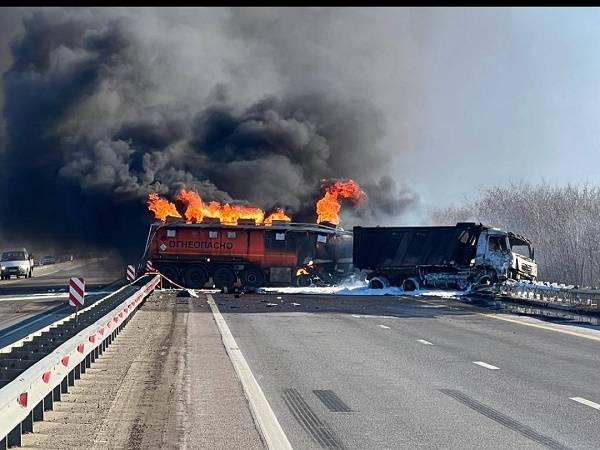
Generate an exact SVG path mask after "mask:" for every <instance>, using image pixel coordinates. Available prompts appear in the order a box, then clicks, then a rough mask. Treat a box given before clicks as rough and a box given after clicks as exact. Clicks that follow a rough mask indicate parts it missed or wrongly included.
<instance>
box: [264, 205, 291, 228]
mask: <svg viewBox="0 0 600 450" xmlns="http://www.w3.org/2000/svg"><path fill="white" fill-rule="evenodd" d="M274 220H285V221H287V222H289V221H290V220H292V219H290V217H289V216H288V215H287V214H286V213H285V211H284V210H283V209H281V208H277V209H276V210H275V211H273V212H272V213H271V214H269V216H268V217H267V218H266V219H265V220H264V223H265V224H267V225H270V224H272V223H273V221H274Z"/></svg>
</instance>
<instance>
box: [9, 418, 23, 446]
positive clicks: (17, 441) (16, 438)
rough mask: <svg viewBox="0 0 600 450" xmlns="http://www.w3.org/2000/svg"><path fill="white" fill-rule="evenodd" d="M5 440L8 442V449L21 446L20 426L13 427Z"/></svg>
mask: <svg viewBox="0 0 600 450" xmlns="http://www.w3.org/2000/svg"><path fill="white" fill-rule="evenodd" d="M6 440H7V441H8V447H20V446H21V424H19V425H17V426H16V427H14V428H13V429H12V431H11V432H10V433H8V436H6Z"/></svg>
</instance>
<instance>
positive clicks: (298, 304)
mask: <svg viewBox="0 0 600 450" xmlns="http://www.w3.org/2000/svg"><path fill="white" fill-rule="evenodd" d="M292 305H294V306H301V305H300V303H292Z"/></svg>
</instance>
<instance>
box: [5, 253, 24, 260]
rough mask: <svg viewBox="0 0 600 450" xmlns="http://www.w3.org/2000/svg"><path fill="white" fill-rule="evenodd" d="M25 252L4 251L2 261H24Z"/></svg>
mask: <svg viewBox="0 0 600 450" xmlns="http://www.w3.org/2000/svg"><path fill="white" fill-rule="evenodd" d="M24 259H25V252H4V253H2V261H23V260H24Z"/></svg>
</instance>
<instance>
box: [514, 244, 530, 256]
mask: <svg viewBox="0 0 600 450" xmlns="http://www.w3.org/2000/svg"><path fill="white" fill-rule="evenodd" d="M512 251H513V253H517V254H519V255H522V256H525V257H527V258H531V257H532V256H531V249H530V248H529V245H526V244H514V245H512Z"/></svg>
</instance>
